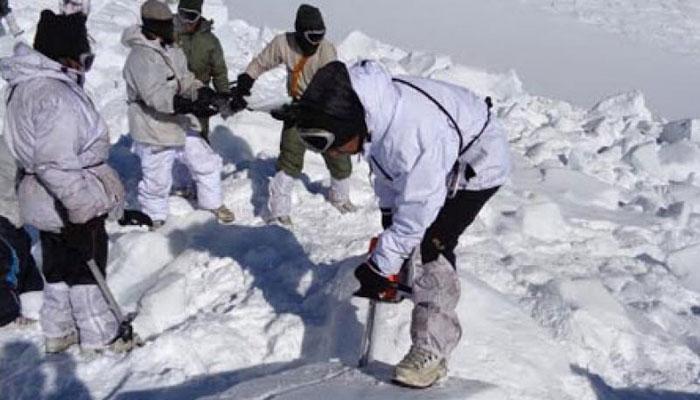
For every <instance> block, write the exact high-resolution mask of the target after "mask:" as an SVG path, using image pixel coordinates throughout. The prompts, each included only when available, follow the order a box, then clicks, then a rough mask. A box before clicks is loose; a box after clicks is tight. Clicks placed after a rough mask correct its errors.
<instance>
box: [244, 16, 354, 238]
mask: <svg viewBox="0 0 700 400" xmlns="http://www.w3.org/2000/svg"><path fill="white" fill-rule="evenodd" d="M294 28H295V32H288V33H284V34H281V35H278V36H276V37H275V38H274V39H272V41H271V42H270V43H269V44H268V45H267V47H265V49H263V51H262V52H261V53H260V54H259V55H258V56H256V57H255V58H254V59H253V60H252V61H251V62H250V64H249V65H248V67H247V68H246V70H245V72H244V73H243V74H241V75H239V76H238V86H237V92H238V94H240V95H243V96H247V95H250V89H251V87H252V86H253V83H254V82H255V80H256V79H258V77H259V76H260V75H262V74H264V73H265V72H267V71H269V70H271V69H273V68H275V67H277V66H279V65H280V64H284V65H285V66H286V67H287V91H288V93H289V96H290V97H291V98H292V99H293V101H296V100H298V99H299V97H301V95H302V94H303V93H304V90H305V89H306V87H307V86H308V84H309V82H311V79H312V78H313V77H314V74H316V71H318V70H319V69H320V68H321V67H323V66H324V65H326V64H328V63H329V62H331V61H334V60H336V59H337V55H336V50H335V47H334V46H333V44H332V43H331V42H329V41H328V40H326V39H324V36H325V34H326V26H325V24H324V22H323V17H322V15H321V11H319V9H318V8H315V7H312V6H309V5H306V4H302V5H301V6H300V7H299V9H298V11H297V16H296V21H295V23H294ZM238 103H239V104H240V105H238V106H236V105H232V108H233V109H240V108H245V105H246V103H245V100H244V99H243V98H242V97H241V98H240V99H239V100H238ZM305 152H306V149H305V148H304V145H303V144H302V143H301V142H300V141H299V138H298V135H297V133H296V131H295V128H294V126H291V125H285V126H284V127H283V130H282V138H281V140H280V154H279V157H278V158H277V174H276V175H275V176H274V178H272V181H271V182H270V200H269V208H270V216H269V217H270V218H269V222H275V223H282V224H285V225H289V224H291V217H290V213H291V211H292V189H293V188H294V180H295V179H298V178H299V177H300V176H301V173H302V169H303V167H304V153H305ZM324 161H325V162H326V166H327V167H328V170H329V171H330V173H331V189H330V193H329V200H330V202H331V204H333V206H334V207H336V208H337V209H338V210H339V211H340V212H341V213H346V212H352V211H354V210H355V206H354V205H353V204H352V203H351V202H350V180H349V178H350V175H351V174H352V162H351V161H350V157H348V156H347V155H339V156H331V155H328V154H324Z"/></svg>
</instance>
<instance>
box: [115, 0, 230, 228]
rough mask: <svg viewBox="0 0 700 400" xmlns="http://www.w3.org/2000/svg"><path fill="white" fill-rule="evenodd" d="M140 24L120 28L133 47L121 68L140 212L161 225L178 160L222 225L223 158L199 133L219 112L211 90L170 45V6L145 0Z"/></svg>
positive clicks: (201, 202)
mask: <svg viewBox="0 0 700 400" xmlns="http://www.w3.org/2000/svg"><path fill="white" fill-rule="evenodd" d="M141 18H142V25H141V26H132V27H130V28H127V29H126V31H124V34H123V36H122V43H123V44H124V45H125V46H127V47H129V48H130V49H131V51H130V53H129V56H128V58H127V60H126V65H125V66H124V79H125V80H126V87H127V97H128V101H129V111H128V112H129V131H130V133H131V136H132V138H133V139H134V141H135V143H134V151H135V153H136V154H137V155H138V156H139V157H140V158H141V168H142V172H143V178H142V180H141V182H140V183H139V186H138V199H139V202H140V203H141V207H142V209H143V211H144V212H145V213H146V214H148V215H149V216H150V217H151V219H152V220H153V221H154V226H156V227H157V226H160V225H162V224H163V223H164V221H165V219H166V218H167V216H168V214H169V207H168V197H169V195H170V189H171V187H172V183H173V176H172V169H173V163H174V162H175V160H176V159H179V160H180V161H182V162H183V163H184V164H185V165H186V166H187V167H188V168H189V169H190V172H191V173H192V176H193V178H194V180H195V183H196V185H197V200H198V202H199V206H200V207H201V208H203V209H206V210H210V211H212V212H213V213H214V215H215V216H216V217H217V218H218V220H219V221H220V222H222V223H230V222H233V220H234V215H233V212H231V211H230V210H229V209H227V208H226V207H225V206H224V205H223V204H222V193H221V168H222V160H221V157H219V155H218V154H216V153H215V152H214V151H213V150H212V149H211V147H209V145H208V144H207V142H206V141H205V140H204V139H202V137H201V135H200V134H199V130H200V126H199V121H198V120H197V118H196V117H199V118H208V117H210V116H212V115H214V114H216V113H217V112H218V110H217V109H216V107H215V106H214V105H213V102H214V101H213V99H214V97H215V96H216V94H215V92H214V91H213V90H212V89H211V88H209V87H206V86H204V84H202V82H200V81H198V80H197V79H195V77H194V75H193V74H192V73H191V72H190V71H189V70H188V68H187V59H186V58H185V54H184V53H183V51H182V49H180V48H179V47H177V46H176V45H175V44H174V27H173V14H172V12H171V11H170V9H169V8H168V6H167V5H166V4H164V3H162V2H159V1H157V0H148V1H146V2H145V3H144V4H143V5H142V7H141Z"/></svg>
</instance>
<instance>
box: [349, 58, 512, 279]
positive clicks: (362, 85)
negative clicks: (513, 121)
mask: <svg viewBox="0 0 700 400" xmlns="http://www.w3.org/2000/svg"><path fill="white" fill-rule="evenodd" d="M349 72H350V79H351V82H352V86H353V89H354V90H355V92H356V93H357V95H358V96H359V98H360V101H361V102H362V105H363V106H364V108H365V120H366V123H367V128H368V130H369V133H370V140H369V141H368V142H367V143H366V144H365V156H366V158H367V161H368V162H369V163H370V165H371V168H372V170H373V172H374V176H375V180H374V188H375V192H376V194H377V196H378V197H379V205H380V207H381V208H389V209H391V210H392V211H393V224H392V226H391V227H390V228H389V229H387V230H385V231H384V232H383V233H382V234H381V235H380V237H379V243H378V245H377V248H376V249H375V251H374V253H373V254H372V260H373V261H374V262H375V263H376V265H377V266H378V267H379V269H380V270H381V272H382V273H384V274H387V275H389V274H395V273H398V271H399V269H400V268H401V265H402V263H403V260H404V259H406V258H408V257H409V255H410V253H411V251H412V250H413V249H414V248H415V247H417V246H418V245H419V244H420V242H421V240H422V238H423V235H424V234H425V231H426V230H427V229H428V227H429V226H430V225H431V224H432V222H433V221H434V220H435V218H436V217H437V214H438V212H439V211H440V209H441V208H442V206H443V204H444V203H445V199H446V196H447V194H448V193H447V192H448V188H447V185H448V182H449V181H450V180H451V179H450V178H451V177H450V175H451V174H452V170H453V167H454V165H455V163H456V161H457V159H458V157H459V153H460V148H459V147H460V136H459V134H458V132H457V130H456V129H455V128H454V127H453V126H452V123H451V122H450V118H449V117H448V115H447V114H446V113H445V112H443V111H441V110H440V108H439V107H438V106H437V105H436V104H435V103H434V102H433V101H431V100H430V99H429V98H428V97H427V96H425V95H424V94H422V93H421V92H419V91H417V90H416V89H414V88H412V87H410V86H408V85H405V84H403V83H400V82H396V81H394V80H393V78H392V76H391V75H390V74H389V73H388V72H387V71H386V70H385V69H384V68H383V67H382V66H381V65H380V64H378V63H376V62H371V61H364V62H360V63H358V64H356V65H354V66H352V67H350V69H349ZM399 79H401V80H404V81H407V82H409V83H411V84H413V85H415V86H417V87H419V88H421V89H422V90H424V91H425V92H426V93H428V94H429V95H430V96H432V97H433V98H434V99H435V100H436V101H437V102H439V103H440V104H441V105H442V106H443V107H444V108H445V111H447V113H449V115H450V116H451V117H452V118H453V119H454V120H455V121H456V123H457V125H458V126H459V128H460V130H461V132H462V135H463V137H462V140H461V143H462V146H463V148H464V147H466V146H467V144H468V143H469V142H470V141H471V140H472V139H473V138H474V137H476V136H477V135H479V133H480V132H481V131H482V129H484V126H486V128H485V129H484V131H483V134H482V135H481V136H480V137H479V139H478V140H477V141H476V142H475V143H474V145H473V146H472V147H471V148H469V150H468V151H467V152H466V153H464V154H463V155H462V156H461V157H459V158H460V161H466V162H468V163H469V164H470V165H471V166H472V168H473V169H474V171H475V172H476V176H475V177H473V178H471V179H469V180H467V179H466V178H465V176H464V175H463V174H460V177H459V185H458V188H459V189H460V190H471V191H479V190H485V189H490V188H494V187H497V186H500V185H502V184H503V183H505V181H506V179H507V177H508V174H509V171H510V160H509V150H508V138H507V134H506V131H505V129H503V127H502V125H501V124H500V123H499V122H498V121H497V119H496V118H495V116H494V115H492V116H491V118H490V121H489V123H488V124H486V120H487V116H488V115H489V111H488V108H487V106H486V103H485V101H484V99H483V98H480V97H478V96H477V95H475V94H474V93H472V92H470V91H469V90H467V89H465V88H462V87H458V86H455V85H451V84H448V83H445V82H441V81H435V80H430V79H424V78H416V77H399Z"/></svg>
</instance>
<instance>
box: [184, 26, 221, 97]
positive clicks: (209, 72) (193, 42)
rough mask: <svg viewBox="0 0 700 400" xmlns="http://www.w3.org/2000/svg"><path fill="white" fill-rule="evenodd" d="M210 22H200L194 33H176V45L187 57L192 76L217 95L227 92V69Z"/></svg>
mask: <svg viewBox="0 0 700 400" xmlns="http://www.w3.org/2000/svg"><path fill="white" fill-rule="evenodd" d="M211 27H212V22H211V21H207V20H204V19H203V20H202V22H201V23H200V25H199V29H197V31H196V32H194V33H186V32H178V38H177V41H178V44H179V45H180V47H181V48H182V50H183V51H184V52H185V55H186V56H187V66H188V68H189V70H190V71H191V72H192V73H193V74H194V76H195V77H196V78H197V79H198V80H200V81H202V82H203V83H204V84H205V85H207V86H209V85H211V84H212V83H213V84H214V89H216V91H217V92H219V93H226V92H228V91H229V81H228V68H226V60H225V59H224V51H223V49H222V48H221V43H220V42H219V39H218V38H217V37H216V36H215V35H214V33H212V31H211Z"/></svg>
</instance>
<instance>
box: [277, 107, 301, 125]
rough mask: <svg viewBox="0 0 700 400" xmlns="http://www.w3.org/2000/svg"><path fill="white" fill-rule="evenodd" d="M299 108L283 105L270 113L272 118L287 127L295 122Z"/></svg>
mask: <svg viewBox="0 0 700 400" xmlns="http://www.w3.org/2000/svg"><path fill="white" fill-rule="evenodd" d="M298 110H299V107H298V106H297V105H295V104H285V105H283V106H282V107H279V108H275V109H274V110H272V111H270V115H271V116H272V118H274V119H276V120H278V121H282V122H284V123H285V124H286V125H287V126H292V125H294V124H296V122H297V115H298Z"/></svg>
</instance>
